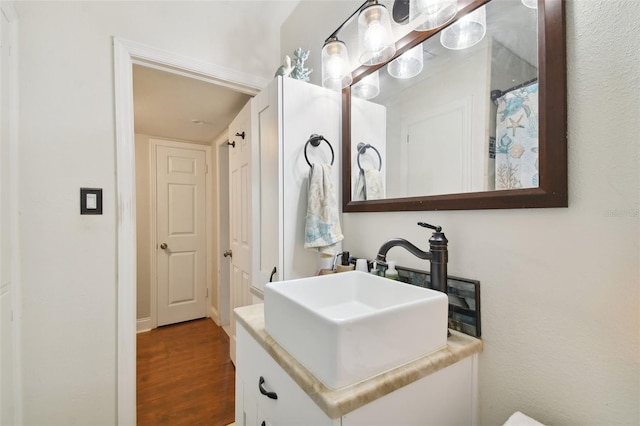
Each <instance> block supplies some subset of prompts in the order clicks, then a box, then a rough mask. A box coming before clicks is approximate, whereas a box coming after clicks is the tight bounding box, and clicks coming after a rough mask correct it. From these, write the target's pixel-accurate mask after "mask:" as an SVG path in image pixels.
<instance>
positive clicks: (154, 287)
mask: <svg viewBox="0 0 640 426" xmlns="http://www.w3.org/2000/svg"><path fill="white" fill-rule="evenodd" d="M158 146H167V147H171V148H180V149H196V150H202V151H204V155H205V166H206V168H207V173H206V176H205V187H204V192H205V215H204V216H205V229H204V232H205V237H206V248H205V259H206V261H205V268H206V269H205V285H206V288H207V296H206V304H207V309H206V311H205V316H206V317H207V318H208V317H209V316H210V313H211V309H209V305H210V304H211V298H210V295H211V294H212V290H213V280H212V275H211V270H212V267H211V264H212V261H211V260H212V259H211V254H212V248H213V246H212V241H213V234H214V229H215V226H214V225H213V214H212V209H213V203H212V199H213V193H212V189H213V186H212V184H211V173H212V170H211V169H212V167H211V164H210V163H211V146H209V145H204V144H198V143H190V142H182V141H174V140H169V139H159V138H149V196H150V198H149V213H150V215H151V220H150V221H149V222H150V223H149V226H150V227H151V229H150V234H149V236H150V238H149V243H150V244H149V250H150V252H149V260H150V263H151V265H150V267H151V270H150V271H149V272H150V274H149V277H151V286H150V287H151V296H150V297H151V328H157V327H158V250H157V247H158V241H157V230H158V228H157V220H158V211H157V195H158V192H157V191H158V188H157V185H156V173H157V171H158V170H157V153H156V148H157V147H158Z"/></svg>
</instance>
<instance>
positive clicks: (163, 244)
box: [160, 243, 169, 250]
mask: <svg viewBox="0 0 640 426" xmlns="http://www.w3.org/2000/svg"><path fill="white" fill-rule="evenodd" d="M167 247H169V246H168V245H167V243H162V244H160V248H161V249H162V250H166V249H167Z"/></svg>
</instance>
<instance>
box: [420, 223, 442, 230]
mask: <svg viewBox="0 0 640 426" xmlns="http://www.w3.org/2000/svg"><path fill="white" fill-rule="evenodd" d="M418 226H422V227H423V228H429V229H433V230H434V231H436V232H440V231H442V227H441V226H435V225H429V224H428V223H425V222H418Z"/></svg>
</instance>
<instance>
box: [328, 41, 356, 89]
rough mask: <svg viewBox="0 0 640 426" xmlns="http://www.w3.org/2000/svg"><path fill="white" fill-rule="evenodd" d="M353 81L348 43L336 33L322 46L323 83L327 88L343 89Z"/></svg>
mask: <svg viewBox="0 0 640 426" xmlns="http://www.w3.org/2000/svg"><path fill="white" fill-rule="evenodd" d="M336 32H337V30H336ZM351 81H352V80H351V63H350V62H349V52H348V51H347V45H346V44H344V42H342V41H340V40H338V37H336V36H335V33H334V34H332V35H331V36H330V37H329V38H328V39H327V40H326V41H325V42H324V46H323V47H322V85H323V86H324V87H326V88H327V89H332V90H342V89H344V88H345V87H347V86H349V85H350V84H351Z"/></svg>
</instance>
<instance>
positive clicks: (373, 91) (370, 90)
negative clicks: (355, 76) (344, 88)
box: [351, 71, 380, 99]
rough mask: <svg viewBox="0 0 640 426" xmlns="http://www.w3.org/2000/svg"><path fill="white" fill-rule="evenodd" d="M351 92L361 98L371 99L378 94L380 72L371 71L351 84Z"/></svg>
mask: <svg viewBox="0 0 640 426" xmlns="http://www.w3.org/2000/svg"><path fill="white" fill-rule="evenodd" d="M351 94H352V95H353V96H356V97H358V98H362V99H372V98H375V97H376V96H378V95H379V94H380V74H378V71H376V72H373V73H371V74H369V75H368V76H366V77H365V78H363V79H362V80H360V81H359V82H357V83H356V84H354V85H353V86H351Z"/></svg>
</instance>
